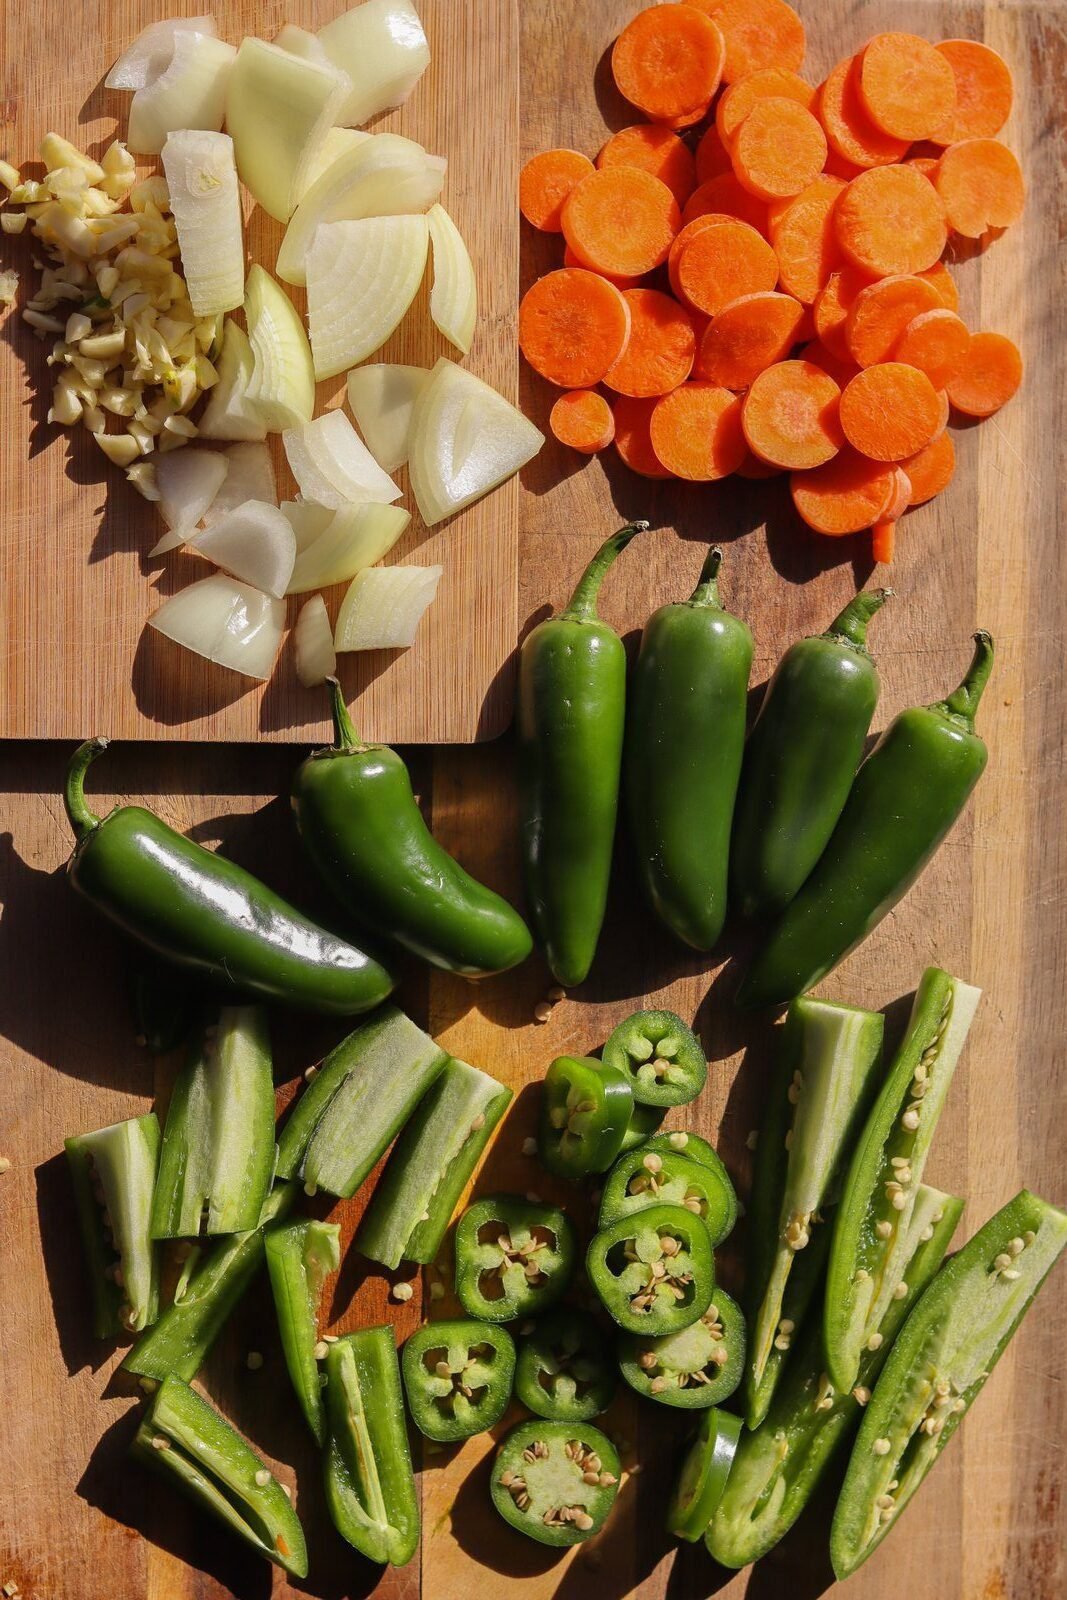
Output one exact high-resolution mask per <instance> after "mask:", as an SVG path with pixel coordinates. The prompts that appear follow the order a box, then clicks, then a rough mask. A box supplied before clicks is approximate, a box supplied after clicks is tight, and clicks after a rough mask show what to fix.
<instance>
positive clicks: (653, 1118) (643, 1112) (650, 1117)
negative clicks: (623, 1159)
mask: <svg viewBox="0 0 1067 1600" xmlns="http://www.w3.org/2000/svg"><path fill="white" fill-rule="evenodd" d="M669 1110H670V1107H669V1106H645V1105H641V1103H640V1102H639V1101H637V1100H635V1101H634V1102H633V1110H632V1111H631V1112H630V1120H629V1122H628V1123H627V1124H626V1132H625V1133H624V1134H623V1136H622V1144H621V1146H620V1154H621V1153H622V1151H623V1150H636V1149H637V1146H638V1145H639V1144H647V1143H648V1141H649V1140H650V1139H651V1138H653V1137H654V1136H655V1133H656V1129H657V1128H658V1127H659V1126H660V1124H661V1123H662V1122H663V1119H664V1118H665V1117H666V1115H667V1112H668V1111H669Z"/></svg>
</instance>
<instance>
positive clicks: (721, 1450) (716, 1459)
mask: <svg viewBox="0 0 1067 1600" xmlns="http://www.w3.org/2000/svg"><path fill="white" fill-rule="evenodd" d="M740 1437H741V1418H740V1417H732V1416H731V1415H730V1413H729V1412H728V1411H716V1410H715V1409H714V1408H712V1409H711V1410H710V1411H705V1412H704V1415H703V1416H702V1417H701V1419H700V1427H699V1428H698V1429H697V1436H696V1438H695V1439H694V1440H693V1443H692V1445H691V1446H690V1447H689V1452H688V1454H687V1455H686V1458H685V1460H684V1461H683V1462H682V1470H681V1472H680V1473H679V1474H678V1482H677V1483H676V1484H675V1488H674V1493H673V1495H672V1496H671V1503H670V1505H669V1506H668V1507H667V1532H668V1533H673V1534H674V1536H675V1538H676V1539H688V1540H689V1542H690V1543H691V1544H695V1543H696V1541H697V1540H698V1539H700V1538H703V1536H704V1532H705V1530H706V1528H707V1526H708V1524H709V1523H710V1521H711V1519H712V1517H713V1516H714V1515H715V1511H716V1508H717V1506H718V1504H719V1501H720V1500H721V1499H722V1496H723V1491H724V1489H725V1488H726V1484H727V1480H728V1479H729V1476H730V1469H731V1467H732V1466H733V1463H734V1457H735V1456H736V1454H737V1445H738V1441H739V1439H740Z"/></svg>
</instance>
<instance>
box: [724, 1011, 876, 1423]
mask: <svg viewBox="0 0 1067 1600" xmlns="http://www.w3.org/2000/svg"><path fill="white" fill-rule="evenodd" d="M883 1026H884V1024H883V1020H882V1018H881V1017H880V1016H879V1015H878V1014H877V1013H876V1012H871V1011H861V1010H860V1009H859V1008H858V1007H857V1006H844V1005H832V1004H830V1002H829V1001H826V1000H810V999H809V1000H795V1001H794V1002H793V1004H792V1005H791V1006H790V1008H789V1014H788V1016H787V1018H786V1022H785V1026H784V1027H783V1028H782V1030H781V1041H780V1056H779V1063H778V1070H777V1075H776V1082H775V1084H774V1087H773V1088H772V1091H771V1096H770V1101H769V1105H768V1114H767V1118H766V1121H765V1124H764V1127H763V1129H762V1131H761V1133H760V1138H759V1144H758V1146H757V1153H756V1170H755V1174H754V1177H753V1184H752V1194H751V1196H750V1201H749V1215H748V1225H747V1226H748V1237H749V1241H750V1248H749V1261H748V1269H747V1272H746V1298H747V1301H748V1307H749V1317H750V1325H751V1330H752V1333H751V1340H750V1343H749V1351H748V1363H747V1368H746V1373H745V1396H746V1402H747V1421H748V1425H749V1427H750V1428H754V1427H756V1426H757V1424H758V1423H759V1422H761V1421H762V1419H763V1417H764V1416H765V1415H766V1413H767V1407H768V1406H769V1404H770V1401H771V1396H772V1395H773V1393H774V1389H775V1385H776V1384H777V1382H778V1378H779V1376H780V1373H781V1368H782V1361H783V1358H784V1356H785V1354H786V1352H787V1351H788V1350H789V1349H790V1347H791V1345H792V1344H793V1342H794V1340H795V1337H796V1333H797V1329H798V1327H799V1326H800V1324H801V1322H802V1321H803V1319H804V1316H805V1315H806V1313H807V1310H808V1307H809V1305H810V1303H811V1298H812V1296H813V1295H814V1294H815V1292H816V1290H817V1288H818V1286H819V1284H820V1282H821V1279H822V1271H823V1266H824V1264H825V1260H826V1251H827V1250H828V1248H829V1243H830V1228H829V1224H828V1220H827V1212H828V1208H829V1206H830V1205H831V1204H832V1202H833V1200H834V1199H835V1198H836V1183H837V1181H838V1178H839V1175H840V1171H841V1167H842V1164H843V1162H844V1161H845V1160H846V1159H847V1157H848V1154H849V1152H850V1151H851V1149H852V1147H853V1145H854V1143H855V1139H856V1134H857V1132H858V1130H859V1128H860V1127H861V1126H862V1124H863V1119H864V1117H865V1116H866V1114H867V1111H868V1109H869V1106H870V1102H871V1097H872V1095H873V1093H874V1090H875V1086H876V1078H877V1072H878V1068H879V1065H880V1061H881V1049H882V1031H883Z"/></svg>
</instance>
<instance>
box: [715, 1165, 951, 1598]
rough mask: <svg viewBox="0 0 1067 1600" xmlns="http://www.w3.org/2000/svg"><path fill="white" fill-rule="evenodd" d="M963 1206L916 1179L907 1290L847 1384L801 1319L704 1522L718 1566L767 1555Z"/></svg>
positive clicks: (817, 1478)
mask: <svg viewBox="0 0 1067 1600" xmlns="http://www.w3.org/2000/svg"><path fill="white" fill-rule="evenodd" d="M962 1210H963V1201H962V1200H958V1199H956V1198H955V1197H954V1196H952V1195H947V1194H940V1193H939V1192H938V1191H937V1190H936V1189H928V1188H927V1187H926V1186H925V1185H923V1186H922V1187H921V1188H920V1190H919V1192H918V1194H917V1195H916V1201H915V1207H914V1210H913V1212H912V1218H911V1223H910V1225H909V1229H908V1254H907V1258H906V1261H905V1263H904V1266H905V1277H903V1278H902V1279H901V1281H902V1283H904V1284H905V1292H904V1294H903V1295H898V1296H897V1297H896V1298H894V1299H892V1300H891V1301H890V1302H889V1305H888V1307H887V1309H886V1313H885V1316H884V1318H883V1319H882V1322H881V1324H880V1326H879V1329H878V1333H879V1339H878V1341H876V1342H874V1344H873V1348H870V1349H866V1350H865V1351H864V1352H863V1355H862V1357H861V1360H860V1367H859V1372H858V1378H859V1382H858V1383H857V1384H856V1385H855V1387H854V1388H852V1389H844V1390H841V1389H835V1388H834V1386H833V1384H832V1383H831V1381H830V1379H829V1377H828V1376H827V1373H826V1369H825V1361H824V1357H823V1348H822V1329H821V1327H820V1326H819V1323H818V1321H817V1319H815V1318H812V1319H811V1320H810V1321H809V1323H808V1325H807V1328H806V1331H805V1333H804V1336H803V1339H802V1341H801V1345H800V1348H799V1349H798V1350H797V1351H796V1353H795V1354H794V1355H793V1356H791V1357H790V1359H789V1361H788V1362H787V1364H786V1369H785V1374H784V1377H783V1380H782V1383H781V1384H780V1386H779V1388H778V1390H777V1392H776V1393H775V1396H774V1399H773V1400H772V1402H771V1406H770V1410H769V1411H768V1412H767V1415H766V1417H765V1418H764V1420H763V1421H762V1422H761V1423H760V1425H759V1427H758V1428H756V1429H755V1431H754V1432H750V1431H749V1430H748V1429H746V1430H745V1432H744V1434H743V1435H742V1436H741V1442H740V1446H739V1448H738V1451H737V1454H736V1457H735V1459H734V1465H733V1471H732V1472H731V1474H730V1481H729V1483H728V1484H727V1485H726V1492H725V1494H724V1495H723V1496H722V1500H721V1503H720V1505H719V1508H718V1511H717V1512H716V1514H715V1517H714V1520H713V1521H712V1522H711V1526H710V1527H709V1528H708V1532H707V1545H708V1550H709V1552H710V1553H711V1555H712V1556H713V1557H714V1559H715V1560H716V1561H718V1562H719V1563H720V1564H721V1565H722V1566H724V1567H744V1566H747V1565H748V1563H749V1562H750V1561H758V1560H759V1558H760V1557H761V1556H765V1555H766V1554H767V1552H768V1550H772V1549H773V1548H774V1546H775V1545H776V1544H777V1543H778V1542H779V1540H780V1539H784V1537H785V1535H786V1534H787V1533H788V1531H789V1529H790V1528H791V1527H792V1526H793V1524H794V1523H795V1522H796V1520H797V1518H798V1517H799V1516H800V1513H801V1512H802V1511H803V1509H804V1507H805V1506H806V1505H807V1504H808V1502H809V1501H810V1500H811V1498H812V1497H813V1495H814V1493H815V1490H816V1489H817V1487H818V1485H819V1484H820V1483H821V1482H822V1480H823V1478H824V1477H825V1475H826V1473H827V1471H828V1469H829V1467H830V1464H831V1462H832V1461H833V1460H834V1457H835V1456H836V1455H837V1454H838V1453H839V1451H840V1450H841V1449H842V1447H843V1446H844V1444H845V1442H846V1440H847V1439H848V1438H849V1437H850V1435H851V1434H852V1433H853V1431H854V1430H855V1428H856V1426H857V1424H858V1423H859V1419H860V1416H861V1414H862V1411H863V1407H864V1406H865V1405H866V1403H867V1401H868V1400H869V1399H870V1393H871V1386H872V1384H873V1383H874V1381H875V1379H876V1378H877V1376H878V1373H879V1372H880V1371H881V1368H882V1367H883V1366H884V1365H885V1362H886V1359H887V1357H888V1355H889V1351H890V1349H891V1347H892V1344H893V1340H894V1339H895V1338H896V1336H897V1333H898V1332H899V1330H900V1328H901V1326H902V1325H903V1323H904V1319H905V1317H906V1316H907V1315H908V1313H909V1311H910V1310H911V1308H912V1306H913V1305H914V1304H915V1302H916V1301H917V1300H918V1298H919V1296H920V1295H921V1294H922V1292H923V1290H924V1289H925V1288H926V1285H927V1284H928V1283H929V1282H930V1281H931V1279H932V1278H933V1276H934V1274H935V1273H936V1271H937V1269H938V1267H940V1265H941V1262H942V1261H943V1260H944V1257H945V1251H946V1250H947V1249H948V1246H949V1242H950V1240H951V1238H952V1235H953V1233H954V1232H955V1231H956V1224H957V1222H958V1221H959V1218H960V1213H961V1211H962Z"/></svg>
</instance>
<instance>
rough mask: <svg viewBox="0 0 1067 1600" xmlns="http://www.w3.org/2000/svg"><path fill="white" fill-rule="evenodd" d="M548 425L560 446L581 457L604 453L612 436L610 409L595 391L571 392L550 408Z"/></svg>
mask: <svg viewBox="0 0 1067 1600" xmlns="http://www.w3.org/2000/svg"><path fill="white" fill-rule="evenodd" d="M548 425H549V427H550V428H551V430H552V433H553V434H554V436H555V437H556V438H557V439H558V440H559V442H560V444H564V445H567V446H568V447H569V448H570V449H571V450H579V451H581V453H582V454H583V455H587V456H592V455H596V454H597V452H598V451H600V450H606V449H607V447H608V445H609V444H610V443H611V441H612V440H613V439H614V437H615V418H614V416H613V415H612V411H611V407H610V406H609V405H608V402H607V401H606V400H605V399H604V396H603V395H602V394H597V392H596V390H595V389H571V390H569V391H568V393H567V394H561V395H560V397H559V399H558V400H557V401H556V403H555V405H554V406H553V407H552V411H551V414H550V416H549V419H548Z"/></svg>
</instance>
